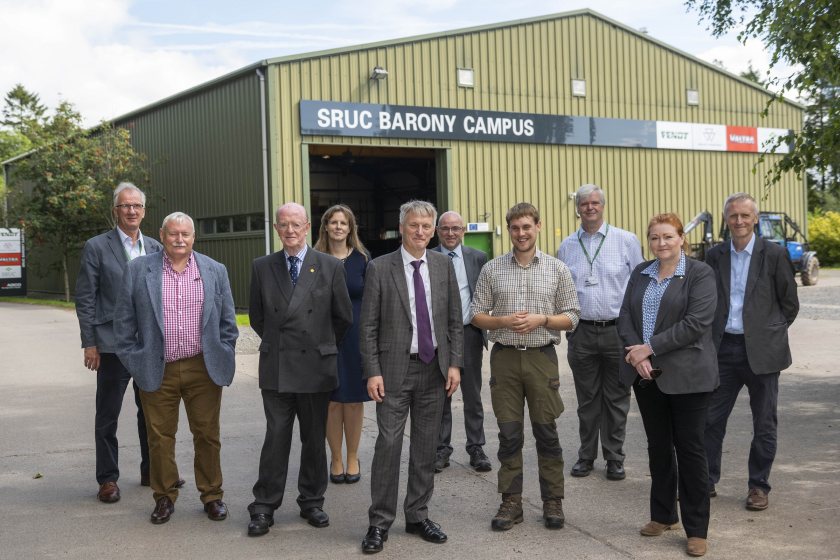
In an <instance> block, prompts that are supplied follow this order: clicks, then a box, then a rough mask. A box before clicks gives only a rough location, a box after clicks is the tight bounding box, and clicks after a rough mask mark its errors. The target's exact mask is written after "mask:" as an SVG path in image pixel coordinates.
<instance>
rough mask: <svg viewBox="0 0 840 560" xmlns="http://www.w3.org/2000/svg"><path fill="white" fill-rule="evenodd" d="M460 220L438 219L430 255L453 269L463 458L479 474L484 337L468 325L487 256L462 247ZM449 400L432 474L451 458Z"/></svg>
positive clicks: (484, 467)
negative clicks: (460, 329) (460, 340)
mask: <svg viewBox="0 0 840 560" xmlns="http://www.w3.org/2000/svg"><path fill="white" fill-rule="evenodd" d="M465 226H466V224H465V223H464V218H462V217H461V215H460V214H458V213H457V212H453V211H451V210H450V211H449V212H444V213H443V214H441V215H440V219H439V220H438V227H437V234H438V240H439V241H440V245H438V246H437V247H435V248H434V249H433V251H438V252H440V253H443V254H444V255H449V257H450V258H451V259H452V265H453V266H454V267H455V277H456V278H457V279H458V290H459V294H460V296H461V311H462V314H463V321H464V367H463V368H461V394H462V395H463V398H464V431H465V432H466V435H467V444H466V449H467V454H468V455H469V456H470V466H471V467H472V468H474V469H475V470H477V471H479V472H487V471H489V470H491V469H492V466H491V465H490V459H489V458H488V457H487V455H486V454H485V453H484V449H483V448H484V443H485V439H484V406H483V405H482V403H481V364H482V361H483V353H484V348H485V347H486V344H487V343H486V340H485V337H484V333H483V332H482V330H481V329H479V328H478V327H475V326H473V325H472V323H471V321H472V310H471V309H470V307H471V305H472V297H473V292H474V291H475V283H476V282H477V281H478V274H479V272H481V268H482V267H483V266H484V263H486V262H487V254H486V253H484V252H483V251H479V250H478V249H473V248H471V247H467V246H465V245H464V243H463V241H464V233H465V231H466V227H465ZM451 403H452V398H451V397H449V398H447V399H446V402H445V403H444V407H443V417H442V419H441V423H440V442H439V443H438V447H437V456H436V458H435V472H441V471H442V470H443V469H444V468H446V467H448V466H449V456H450V455H451V454H452V409H451Z"/></svg>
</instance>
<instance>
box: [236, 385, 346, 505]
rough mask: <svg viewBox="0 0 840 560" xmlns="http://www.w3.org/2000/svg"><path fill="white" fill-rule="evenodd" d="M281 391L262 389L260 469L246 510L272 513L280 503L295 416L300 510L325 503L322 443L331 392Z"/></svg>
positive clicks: (325, 452) (324, 449) (284, 488)
mask: <svg viewBox="0 0 840 560" xmlns="http://www.w3.org/2000/svg"><path fill="white" fill-rule="evenodd" d="M331 392H332V391H327V392H324V393H280V392H278V391H267V390H265V389H264V390H263V391H262V398H263V409H264V410H265V421H266V427H265V441H264V442H263V447H262V453H261V454H260V472H259V478H258V479H257V483H256V484H254V501H253V502H252V503H251V505H249V506H248V511H249V512H250V513H251V514H252V515H253V514H255V513H267V514H269V515H272V514H273V513H274V510H275V509H277V508H278V507H280V505H281V504H282V503H283V492H284V491H285V490H286V475H287V474H288V471H289V452H290V450H291V448H292V436H293V433H292V432H293V429H294V425H295V417H297V419H298V424H299V425H298V429H299V431H300V442H301V450H300V469H299V471H298V493H299V496H298V499H297V503H298V506H300V509H301V511H304V510H307V509H310V508H314V507H323V506H324V492H325V491H326V490H327V450H326V444H325V441H324V440H325V438H326V426H327V410H328V407H329V404H330V393H331Z"/></svg>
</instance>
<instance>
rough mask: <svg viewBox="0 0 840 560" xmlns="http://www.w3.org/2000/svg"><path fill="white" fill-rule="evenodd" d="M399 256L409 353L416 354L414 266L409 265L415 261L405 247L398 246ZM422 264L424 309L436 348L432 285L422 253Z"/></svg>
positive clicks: (424, 256)
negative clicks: (408, 320)
mask: <svg viewBox="0 0 840 560" xmlns="http://www.w3.org/2000/svg"><path fill="white" fill-rule="evenodd" d="M400 254H401V255H402V260H403V271H404V272H405V283H406V284H407V285H408V303H409V307H410V309H411V353H412V354H416V353H417V352H418V351H419V348H420V346H419V344H418V343H417V312H416V311H415V309H416V308H415V305H414V265H413V264H411V263H413V262H414V261H416V260H418V259H415V258H414V257H413V256H411V254H410V253H409V252H408V251H406V250H405V246H403V245H401V246H400ZM419 260H420V261H422V262H423V264H422V265H420V277H421V278H422V279H423V288H424V291H425V292H426V307H428V309H429V324H430V325H431V327H432V343H433V344H434V345H435V348H437V337H435V318H434V315H433V314H432V283H431V281H430V280H429V261H428V260H427V259H426V252H425V251H423V256H422V257H420V259H419Z"/></svg>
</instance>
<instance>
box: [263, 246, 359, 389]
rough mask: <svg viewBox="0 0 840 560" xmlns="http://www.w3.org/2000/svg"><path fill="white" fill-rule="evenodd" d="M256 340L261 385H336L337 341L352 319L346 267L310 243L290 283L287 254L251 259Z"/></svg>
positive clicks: (295, 387) (290, 387)
mask: <svg viewBox="0 0 840 560" xmlns="http://www.w3.org/2000/svg"><path fill="white" fill-rule="evenodd" d="M248 315H249V316H250V318H251V327H253V329H254V331H256V333H257V334H258V335H259V336H260V338H262V342H261V343H260V366H259V372H260V388H261V389H267V390H272V391H280V392H283V393H321V392H326V391H332V390H333V389H335V388H336V387H337V386H338V364H337V361H336V360H337V356H338V346H337V342H339V341H340V340H341V339H342V337H343V336H344V333H345V332H346V331H347V329H348V328H349V327H350V325H352V324H353V304H352V303H351V302H350V296H349V294H348V293H347V283H346V281H345V278H344V266H343V265H342V263H341V261H340V260H338V259H336V258H335V257H333V256H331V255H326V254H324V253H319V252H318V251H315V250H314V249H312V248H311V247H310V248H309V249H307V251H306V256H305V257H304V260H303V262H302V263H301V264H300V274H299V276H298V281H297V285H295V286H292V279H291V277H290V276H289V267H288V265H287V264H286V253H285V252H284V251H280V252H278V253H274V254H271V255H267V256H264V257H260V258H258V259H255V260H254V263H253V265H252V267H251V295H250V304H249V307H248Z"/></svg>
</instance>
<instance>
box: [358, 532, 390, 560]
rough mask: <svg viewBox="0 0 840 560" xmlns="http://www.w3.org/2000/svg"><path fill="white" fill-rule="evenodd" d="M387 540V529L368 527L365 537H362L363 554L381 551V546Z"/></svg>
mask: <svg viewBox="0 0 840 560" xmlns="http://www.w3.org/2000/svg"><path fill="white" fill-rule="evenodd" d="M387 540H388V529H380V528H379V527H373V526H371V527H368V532H367V534H366V535H365V538H364V539H362V552H364V553H365V554H376V553H377V552H382V546H383V544H384V543H385V541H387Z"/></svg>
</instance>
